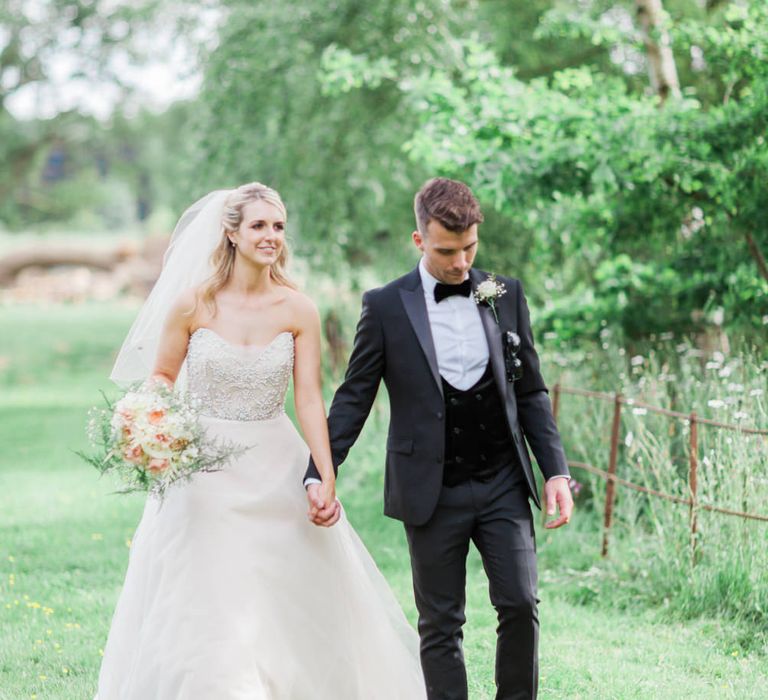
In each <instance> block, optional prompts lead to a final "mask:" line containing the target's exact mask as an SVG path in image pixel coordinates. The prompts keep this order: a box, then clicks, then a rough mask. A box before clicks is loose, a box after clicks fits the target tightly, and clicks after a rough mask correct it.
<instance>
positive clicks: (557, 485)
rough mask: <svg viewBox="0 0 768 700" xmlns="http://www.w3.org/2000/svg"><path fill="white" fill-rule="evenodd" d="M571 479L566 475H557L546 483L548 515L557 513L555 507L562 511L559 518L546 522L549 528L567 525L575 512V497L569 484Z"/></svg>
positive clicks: (546, 526)
mask: <svg viewBox="0 0 768 700" xmlns="http://www.w3.org/2000/svg"><path fill="white" fill-rule="evenodd" d="M568 481H569V479H566V478H565V477H555V478H554V479H550V480H549V481H547V483H546V484H544V499H545V501H546V504H545V505H546V508H547V516H548V517H549V516H552V515H554V514H555V508H557V509H558V510H559V511H560V517H559V518H557V520H550V521H549V522H548V523H545V524H544V527H545V528H547V529H548V530H554V529H555V528H557V527H562V526H563V525H566V524H567V523H568V522H569V521H570V519H571V513H573V497H572V496H571V488H570V486H569V485H568Z"/></svg>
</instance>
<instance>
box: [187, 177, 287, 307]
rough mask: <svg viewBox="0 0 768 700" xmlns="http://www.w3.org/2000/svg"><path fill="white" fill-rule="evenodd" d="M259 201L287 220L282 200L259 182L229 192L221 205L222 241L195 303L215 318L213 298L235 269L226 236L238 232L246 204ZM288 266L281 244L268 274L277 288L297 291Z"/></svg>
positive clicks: (233, 256)
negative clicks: (269, 205) (287, 268)
mask: <svg viewBox="0 0 768 700" xmlns="http://www.w3.org/2000/svg"><path fill="white" fill-rule="evenodd" d="M258 201H263V202H267V203H268V204H271V205H272V206H273V207H275V208H276V209H277V210H278V211H279V212H280V213H281V214H282V215H283V218H284V219H285V220H286V221H287V219H288V212H287V211H286V209H285V204H284V203H283V200H282V199H281V198H280V195H279V194H278V192H277V191H276V190H273V189H272V188H271V187H267V186H266V185H262V184H261V183H260V182H249V183H248V184H247V185H240V187H238V188H237V189H234V190H232V192H231V193H230V195H229V196H228V197H227V199H226V200H225V201H224V210H223V212H222V215H221V240H220V241H219V243H218V245H217V246H216V248H214V250H213V253H211V267H213V274H212V275H211V276H210V277H209V278H208V279H207V280H206V281H205V282H203V284H202V285H200V288H199V290H198V293H197V300H198V302H200V301H202V302H203V304H205V306H206V307H208V309H209V310H210V311H211V312H212V313H213V314H214V315H215V313H216V294H217V293H218V292H219V291H220V290H221V289H222V287H224V285H225V284H226V283H227V281H228V280H229V278H230V276H231V275H232V269H233V268H234V265H235V256H236V254H237V249H236V248H235V246H233V245H232V242H231V241H230V239H229V234H231V233H235V232H236V231H237V230H238V229H239V228H240V224H241V223H242V221H243V209H244V208H245V206H246V204H250V203H251V202H258ZM287 263H288V246H287V243H285V242H284V243H283V247H282V249H281V251H280V255H279V256H278V258H277V260H276V261H275V262H274V263H272V265H271V266H270V268H269V274H270V277H271V278H272V280H273V281H274V282H275V283H276V284H279V285H281V286H283V287H290V288H291V289H296V285H295V284H294V283H293V282H291V280H290V279H289V278H288V276H287V275H286V272H285V269H286V266H287ZM195 307H197V305H195ZM193 311H194V310H193Z"/></svg>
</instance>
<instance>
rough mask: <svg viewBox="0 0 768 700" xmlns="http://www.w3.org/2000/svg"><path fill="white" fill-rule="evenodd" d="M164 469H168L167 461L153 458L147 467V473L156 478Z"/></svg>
mask: <svg viewBox="0 0 768 700" xmlns="http://www.w3.org/2000/svg"><path fill="white" fill-rule="evenodd" d="M166 469H168V460H167V459H165V458H161V457H153V458H152V459H150V460H149V464H148V465H147V471H148V472H149V473H150V474H152V475H154V476H158V475H159V474H161V473H162V472H164V471H165V470H166Z"/></svg>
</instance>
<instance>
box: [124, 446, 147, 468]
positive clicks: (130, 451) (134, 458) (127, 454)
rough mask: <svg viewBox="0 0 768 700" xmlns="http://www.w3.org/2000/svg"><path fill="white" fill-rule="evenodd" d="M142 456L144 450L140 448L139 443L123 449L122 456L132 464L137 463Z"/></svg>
mask: <svg viewBox="0 0 768 700" xmlns="http://www.w3.org/2000/svg"><path fill="white" fill-rule="evenodd" d="M143 456H144V450H142V449H141V447H140V446H139V445H136V446H135V447H126V448H125V449H124V450H123V458H124V459H125V460H126V461H127V462H131V463H132V464H139V463H140V462H141V458H142V457H143Z"/></svg>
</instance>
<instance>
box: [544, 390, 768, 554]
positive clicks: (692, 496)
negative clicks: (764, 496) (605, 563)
mask: <svg viewBox="0 0 768 700" xmlns="http://www.w3.org/2000/svg"><path fill="white" fill-rule="evenodd" d="M563 394H569V395H572V396H582V397H585V398H589V399H592V400H595V401H602V402H609V403H612V404H613V419H612V421H611V434H610V451H609V454H608V469H607V471H606V470H604V469H600V468H598V467H596V466H595V465H593V464H589V463H587V462H579V461H569V462H568V465H569V466H570V467H574V468H576V469H583V470H585V471H587V472H590V473H592V474H596V475H597V476H600V477H602V478H603V479H604V480H605V482H606V484H605V507H604V512H603V543H602V549H601V553H602V555H603V556H604V557H605V556H607V555H608V543H609V533H610V530H611V523H612V521H613V509H614V503H615V498H616V486H623V487H625V488H628V489H632V490H634V491H639V492H641V493H645V494H647V495H649V496H654V497H656V498H661V499H663V500H666V501H671V502H672V503H679V504H682V505H686V506H688V509H689V526H690V548H691V557H692V560H693V562H694V563H695V561H696V540H697V537H696V532H697V528H698V512H699V511H702V510H704V511H709V512H713V513H720V514H722V515H729V516H734V517H737V518H743V519H746V520H758V521H762V522H768V515H764V514H760V513H749V512H742V511H738V510H733V509H730V508H723V507H720V506H718V505H716V504H712V503H703V502H701V501H700V500H699V498H698V469H699V426H706V427H708V428H717V429H720V430H727V431H732V432H735V433H740V434H742V435H757V436H764V437H766V439H768V430H760V429H757V428H747V427H743V426H740V425H733V424H730V423H721V422H719V421H715V420H711V419H709V418H701V417H699V416H697V415H696V412H695V411H691V412H690V413H680V412H679V411H671V410H669V409H666V408H660V407H658V406H651V405H650V404H647V403H644V402H642V401H637V400H635V399H631V398H626V397H624V396H623V395H622V394H620V393H614V394H609V393H605V392H600V391H588V390H586V389H577V388H574V387H568V386H562V385H561V384H559V383H558V384H555V385H554V386H553V387H552V410H553V413H554V415H555V420H557V419H558V416H559V413H560V404H561V400H562V396H563ZM625 407H631V408H633V409H634V408H642V409H645V411H647V412H648V413H654V414H657V415H660V416H665V417H667V418H669V419H670V420H672V421H678V422H682V423H683V424H684V425H685V426H687V428H688V481H687V487H688V496H687V497H681V496H676V495H673V494H670V493H665V492H663V491H659V490H657V489H652V488H649V487H647V486H643V485H642V484H636V483H634V482H632V481H629V480H627V479H622V478H620V477H618V476H617V475H616V467H617V462H618V455H619V441H620V440H621V418H622V412H623V410H624V408H625Z"/></svg>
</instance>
